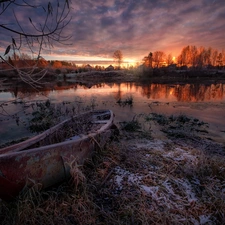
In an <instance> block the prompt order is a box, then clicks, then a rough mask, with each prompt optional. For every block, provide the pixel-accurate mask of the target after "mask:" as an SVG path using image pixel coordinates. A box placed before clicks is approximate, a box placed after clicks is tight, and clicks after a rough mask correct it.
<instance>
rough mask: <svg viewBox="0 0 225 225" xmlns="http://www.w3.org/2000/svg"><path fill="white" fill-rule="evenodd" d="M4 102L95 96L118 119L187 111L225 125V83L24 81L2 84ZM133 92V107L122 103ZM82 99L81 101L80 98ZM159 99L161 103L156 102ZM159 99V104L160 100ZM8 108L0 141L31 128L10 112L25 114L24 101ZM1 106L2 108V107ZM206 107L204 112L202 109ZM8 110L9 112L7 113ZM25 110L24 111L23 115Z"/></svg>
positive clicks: (1, 100)
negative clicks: (19, 123) (30, 83)
mask: <svg viewBox="0 0 225 225" xmlns="http://www.w3.org/2000/svg"><path fill="white" fill-rule="evenodd" d="M1 88H2V89H1V90H2V91H1V92H0V104H1V103H5V102H7V101H12V100H14V99H15V98H20V99H22V101H23V102H26V103H30V101H31V102H32V101H36V100H47V99H51V100H52V102H56V103H60V102H66V101H68V102H72V103H75V104H76V101H77V99H78V98H79V99H80V100H79V101H80V102H82V104H87V105H88V104H90V102H91V99H95V103H96V108H110V109H112V110H113V111H114V112H115V114H116V121H124V120H129V119H132V118H133V117H134V115H137V114H139V113H150V112H156V113H166V114H170V115H171V114H179V113H184V114H187V115H190V116H194V117H196V118H198V119H200V120H203V121H206V122H213V124H214V125H215V128H216V129H217V131H216V132H217V133H218V131H219V132H220V131H221V130H224V127H225V116H224V110H225V84H223V83H218V84H215V83H211V84H192V83H183V84H160V83H150V84H147V83H146V84H141V83H133V82H130V83H98V84H91V83H81V82H79V83H76V82H71V81H66V80H63V81H60V82H52V83H46V84H45V85H44V86H43V87H42V88H41V89H40V90H39V92H37V91H36V90H34V89H32V88H30V87H27V86H23V85H20V86H19V85H8V86H7V87H1ZM130 96H132V98H133V102H134V104H133V106H132V107H128V106H126V107H121V106H119V105H118V104H117V101H118V100H119V99H121V100H125V99H126V98H129V97H130ZM77 102H78V101H77ZM155 102H157V104H154V103H155ZM158 103H159V104H158ZM91 104H92V103H91ZM3 108H4V110H5V111H3V110H2V111H0V143H2V142H4V141H5V140H7V141H9V140H10V139H15V138H17V137H18V135H22V134H25V133H26V132H27V130H26V127H25V126H24V127H22V126H20V127H18V126H17V124H16V122H15V120H13V118H12V117H11V118H10V119H8V118H7V115H6V114H9V115H13V114H17V116H19V117H20V118H23V117H24V118H25V115H26V113H27V109H26V110H25V111H24V109H23V108H22V105H21V104H18V103H17V104H15V103H12V102H11V103H7V105H4V107H3ZM0 110H1V108H0ZM203 110H204V113H202V112H203ZM3 114H5V115H3ZM23 114H24V115H23Z"/></svg>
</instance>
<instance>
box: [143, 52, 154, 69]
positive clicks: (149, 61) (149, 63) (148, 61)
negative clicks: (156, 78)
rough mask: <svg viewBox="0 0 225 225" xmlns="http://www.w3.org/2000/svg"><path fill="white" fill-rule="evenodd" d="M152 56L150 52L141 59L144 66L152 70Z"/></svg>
mask: <svg viewBox="0 0 225 225" xmlns="http://www.w3.org/2000/svg"><path fill="white" fill-rule="evenodd" d="M152 56H153V54H152V52H150V53H149V54H148V56H145V57H144V59H143V61H144V65H145V66H146V67H150V68H152V61H153V57H152Z"/></svg>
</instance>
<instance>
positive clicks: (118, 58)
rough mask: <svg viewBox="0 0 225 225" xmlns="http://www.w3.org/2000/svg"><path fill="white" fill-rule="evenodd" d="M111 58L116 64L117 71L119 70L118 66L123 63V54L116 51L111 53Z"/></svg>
mask: <svg viewBox="0 0 225 225" xmlns="http://www.w3.org/2000/svg"><path fill="white" fill-rule="evenodd" d="M113 58H114V60H115V61H116V62H117V63H118V66H119V69H120V65H121V63H122V62H123V54H122V52H121V51H120V50H116V51H115V52H114V53H113Z"/></svg>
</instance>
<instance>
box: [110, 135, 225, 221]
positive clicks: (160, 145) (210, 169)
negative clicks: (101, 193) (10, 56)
mask: <svg viewBox="0 0 225 225" xmlns="http://www.w3.org/2000/svg"><path fill="white" fill-rule="evenodd" d="M210 144H211V145H212V146H211V148H212V149H213V143H210ZM122 145H123V146H124V147H123V153H122V155H125V156H124V157H123V161H122V163H120V164H119V165H117V166H116V167H115V168H114V171H113V172H114V173H113V175H112V176H111V179H110V183H111V186H112V191H113V194H114V196H118V197H119V198H123V197H124V196H126V195H127V197H124V198H131V201H137V199H138V198H140V199H142V200H141V202H142V204H137V205H136V207H137V208H138V207H139V208H140V209H139V210H143V209H142V206H143V205H144V206H145V207H144V208H145V209H144V210H145V212H142V213H145V214H146V218H147V214H148V213H149V212H151V213H154V214H156V213H157V212H158V216H164V217H165V221H164V222H162V224H163V223H165V224H183V223H185V224H196V225H197V224H202V225H203V224H218V221H223V219H224V223H225V211H223V210H224V209H225V206H224V204H225V194H224V187H225V180H224V172H225V163H224V162H225V160H224V156H221V155H220V154H219V153H218V155H216V154H215V155H213V156H212V155H211V154H210V153H209V152H208V148H209V142H208V145H207V146H208V148H206V147H205V144H203V143H200V141H199V142H198V143H194V142H192V143H191V142H189V144H188V145H187V142H182V141H181V140H179V141H176V140H172V139H170V140H169V139H168V140H167V141H166V140H163V141H160V140H148V139H132V140H129V141H126V142H123V144H122ZM216 147H217V148H218V145H217V146H216ZM221 148H222V146H221ZM221 151H222V150H220V151H218V152H221ZM131 191H132V193H133V197H131V196H130V193H131ZM138 196H139V197H138ZM143 199H144V200H143ZM218 207H219V208H218ZM159 221H161V220H159Z"/></svg>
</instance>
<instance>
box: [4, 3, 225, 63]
mask: <svg viewBox="0 0 225 225" xmlns="http://www.w3.org/2000/svg"><path fill="white" fill-rule="evenodd" d="M33 2H34V3H35V4H37V5H39V6H40V5H41V2H42V0H36V1H33ZM43 2H44V4H46V1H43ZM55 2H56V1H55ZM62 2H63V1H62V0H60V4H61V3H62ZM70 6H71V12H70V15H69V16H71V21H70V23H69V24H68V25H67V26H66V27H65V29H64V30H63V32H62V34H63V35H64V36H66V35H71V38H70V39H69V40H68V41H67V42H66V44H65V43H64V44H59V43H54V47H53V48H52V49H51V51H49V50H48V51H43V53H42V56H43V57H44V58H46V59H58V60H110V59H112V58H113V53H114V52H115V51H116V50H121V52H122V53H123V56H124V60H125V61H130V62H131V61H134V62H135V61H141V60H142V59H143V58H144V56H147V55H148V54H149V52H154V51H163V52H165V53H166V54H172V56H175V57H177V56H178V55H179V54H180V52H181V50H182V48H183V47H185V46H187V45H195V46H197V47H200V46H204V47H209V46H210V47H212V48H215V49H218V50H219V51H222V50H225V38H224V34H225V0H95V1H93V0H76V1H72V3H71V5H70ZM12 9H13V7H11V6H10V7H9V8H8V9H7V10H8V11H7V12H4V13H3V14H0V24H7V26H16V20H15V18H17V20H18V21H19V22H20V23H21V27H22V28H20V29H24V30H26V31H31V30H30V29H31V28H32V27H31V26H29V24H30V22H29V19H28V17H30V18H31V20H32V22H33V23H36V24H38V23H43V21H44V19H43V18H44V17H43V13H44V10H43V9H42V8H41V7H38V8H37V9H35V12H34V11H32V10H30V9H29V10H27V7H20V10H18V8H17V9H15V8H14V12H13V11H12ZM10 10H11V11H10ZM53 12H55V11H53ZM14 14H15V15H16V17H15V16H14ZM68 18H69V17H68ZM31 32H32V31H31ZM10 37H12V34H10V33H9V32H4V31H3V29H2V28H1V27H0V53H1V55H2V54H3V53H4V50H5V49H6V47H7V46H8V44H7V41H9V40H10ZM16 40H18V39H16ZM2 52H3V53H2Z"/></svg>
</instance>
